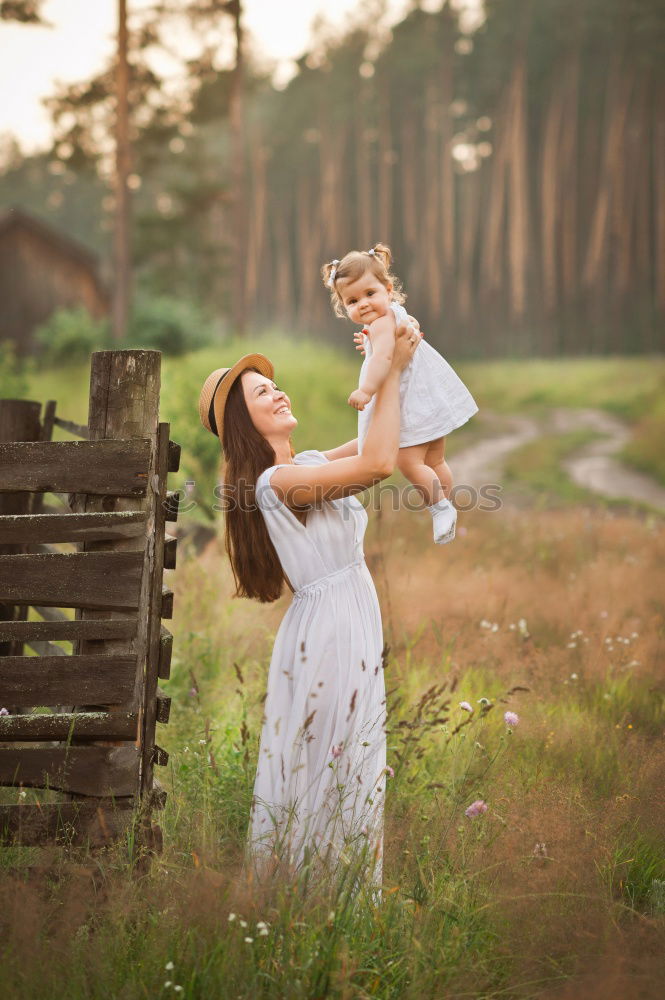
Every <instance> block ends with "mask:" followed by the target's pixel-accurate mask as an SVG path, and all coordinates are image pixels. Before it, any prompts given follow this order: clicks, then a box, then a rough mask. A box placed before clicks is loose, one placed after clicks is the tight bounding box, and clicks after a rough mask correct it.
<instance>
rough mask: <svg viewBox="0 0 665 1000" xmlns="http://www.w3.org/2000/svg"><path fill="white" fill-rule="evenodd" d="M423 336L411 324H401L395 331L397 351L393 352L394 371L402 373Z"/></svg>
mask: <svg viewBox="0 0 665 1000" xmlns="http://www.w3.org/2000/svg"><path fill="white" fill-rule="evenodd" d="M421 338H422V334H421V333H420V331H419V330H414V329H413V327H412V326H411V325H410V324H407V323H400V324H399V326H398V327H397V329H396V330H395V350H394V351H393V362H392V369H393V370H397V371H400V372H401V371H402V370H403V369H404V368H406V366H407V365H408V363H409V362H410V361H411V358H412V357H413V355H414V354H415V351H416V348H417V346H418V344H419V343H420V341H421Z"/></svg>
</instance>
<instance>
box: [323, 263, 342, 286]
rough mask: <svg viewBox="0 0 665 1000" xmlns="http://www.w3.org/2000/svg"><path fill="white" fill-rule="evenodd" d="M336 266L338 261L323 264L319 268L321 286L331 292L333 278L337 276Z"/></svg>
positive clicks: (333, 283)
mask: <svg viewBox="0 0 665 1000" xmlns="http://www.w3.org/2000/svg"><path fill="white" fill-rule="evenodd" d="M338 264H339V261H338V260H331V261H330V262H329V263H328V264H324V265H323V267H322V268H321V279H322V281H323V284H324V285H325V286H326V288H330V289H331V290H333V291H334V288H335V276H336V274H337V266H338Z"/></svg>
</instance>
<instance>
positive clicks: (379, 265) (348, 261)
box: [321, 243, 406, 319]
mask: <svg viewBox="0 0 665 1000" xmlns="http://www.w3.org/2000/svg"><path fill="white" fill-rule="evenodd" d="M392 259H393V255H392V253H391V251H390V247H389V246H386V244H385V243H377V244H376V245H375V246H373V247H372V248H371V251H370V250H349V252H348V253H347V254H345V255H344V256H343V257H342V259H341V260H338V261H330V262H329V263H328V264H324V265H323V267H322V268H321V277H322V279H323V284H324V285H326V286H327V287H328V288H330V301H331V303H332V307H333V311H334V313H335V316H339V317H340V319H344V318H345V317H346V310H345V309H344V303H343V301H342V297H341V295H340V294H339V292H338V291H337V282H338V281H357V280H358V278H360V277H362V275H363V274H364V273H365V271H371V272H372V274H373V275H374V276H375V277H376V278H378V279H379V281H380V282H381V284H382V285H385V286H387V285H388V283H389V282H391V281H392V284H393V290H392V293H391V298H392V300H393V301H394V302H400V303H402V302H405V301H406V295H405V294H404V292H403V291H402V284H401V282H400V280H399V278H397V277H396V276H395V275H394V274H391V272H390V265H391V264H392ZM331 275H332V282H331V280H330V279H331Z"/></svg>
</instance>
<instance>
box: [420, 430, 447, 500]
mask: <svg viewBox="0 0 665 1000" xmlns="http://www.w3.org/2000/svg"><path fill="white" fill-rule="evenodd" d="M445 454H446V439H445V438H444V437H442V438H437V439H436V441H430V443H429V444H428V446H427V451H426V452H425V464H426V465H429V467H430V469H434V472H435V473H436V476H437V479H438V480H439V482H440V483H441V488H442V490H443V494H444V496H446V497H449V496H450V492H451V490H452V488H453V475H452V472H451V471H450V466H449V465H448V463H447V462H446V458H445Z"/></svg>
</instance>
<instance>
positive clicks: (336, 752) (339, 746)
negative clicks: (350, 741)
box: [330, 743, 344, 757]
mask: <svg viewBox="0 0 665 1000" xmlns="http://www.w3.org/2000/svg"><path fill="white" fill-rule="evenodd" d="M343 749H344V744H343V743H338V744H337V746H334V747H332V748H331V750H330V752H331V754H332V755H333V757H341V756H342V750H343Z"/></svg>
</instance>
